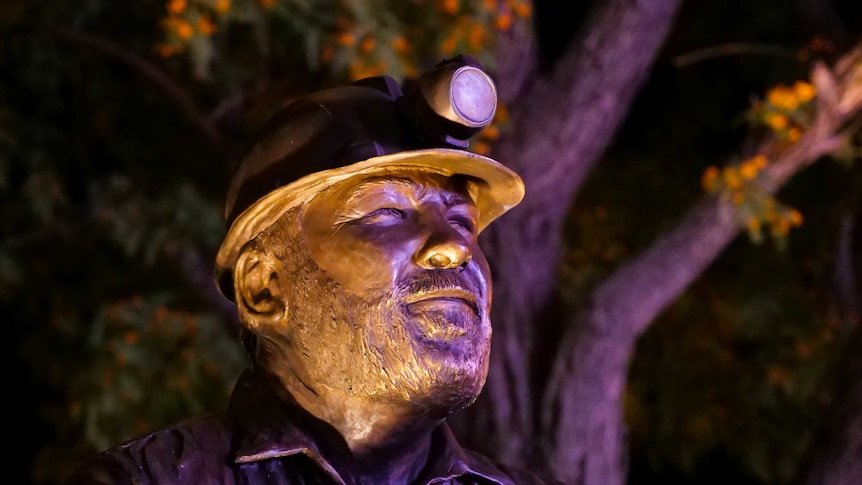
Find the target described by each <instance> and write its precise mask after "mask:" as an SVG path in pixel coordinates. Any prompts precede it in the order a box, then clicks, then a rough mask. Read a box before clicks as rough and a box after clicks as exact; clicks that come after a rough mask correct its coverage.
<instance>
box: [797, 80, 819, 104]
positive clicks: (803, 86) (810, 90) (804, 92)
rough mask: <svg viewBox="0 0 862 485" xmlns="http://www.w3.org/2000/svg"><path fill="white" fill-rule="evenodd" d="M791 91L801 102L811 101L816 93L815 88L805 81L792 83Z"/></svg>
mask: <svg viewBox="0 0 862 485" xmlns="http://www.w3.org/2000/svg"><path fill="white" fill-rule="evenodd" d="M793 91H794V92H795V93H796V96H797V97H798V98H799V101H801V102H803V103H805V102H807V101H811V99H813V98H814V96H815V95H816V94H817V88H815V87H814V85H812V84H810V83H807V82H805V81H796V83H794V84H793Z"/></svg>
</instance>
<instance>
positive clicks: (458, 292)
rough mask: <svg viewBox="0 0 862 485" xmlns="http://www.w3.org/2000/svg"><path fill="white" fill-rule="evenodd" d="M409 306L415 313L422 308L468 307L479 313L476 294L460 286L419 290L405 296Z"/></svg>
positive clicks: (456, 308) (455, 308)
mask: <svg viewBox="0 0 862 485" xmlns="http://www.w3.org/2000/svg"><path fill="white" fill-rule="evenodd" d="M404 303H405V304H406V305H407V308H408V309H409V310H410V311H411V313H413V312H414V311H422V310H438V309H439V310H447V309H451V310H458V309H459V308H463V307H467V308H468V309H469V310H470V311H472V312H473V313H474V314H476V315H478V314H479V308H478V304H477V302H476V295H475V294H474V293H473V292H472V291H469V290H466V289H464V288H461V287H460V286H452V287H447V288H431V289H423V290H419V291H417V292H415V293H413V294H411V295H408V296H406V297H405V298H404Z"/></svg>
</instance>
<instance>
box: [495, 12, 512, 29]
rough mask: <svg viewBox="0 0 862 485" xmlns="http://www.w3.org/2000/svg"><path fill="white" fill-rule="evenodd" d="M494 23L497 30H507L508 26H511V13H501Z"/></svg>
mask: <svg viewBox="0 0 862 485" xmlns="http://www.w3.org/2000/svg"><path fill="white" fill-rule="evenodd" d="M494 25H495V26H496V27H497V30H500V31H503V32H505V31H507V30H509V27H511V26H512V14H510V13H505V12H504V13H501V14H500V15H498V16H497V19H496V20H495V21H494Z"/></svg>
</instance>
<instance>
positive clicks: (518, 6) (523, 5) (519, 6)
mask: <svg viewBox="0 0 862 485" xmlns="http://www.w3.org/2000/svg"><path fill="white" fill-rule="evenodd" d="M512 11H513V12H515V15H517V16H518V17H521V18H526V17H529V16H530V14H532V13H533V10H532V9H531V8H530V4H529V3H527V2H516V3H515V4H514V5H512Z"/></svg>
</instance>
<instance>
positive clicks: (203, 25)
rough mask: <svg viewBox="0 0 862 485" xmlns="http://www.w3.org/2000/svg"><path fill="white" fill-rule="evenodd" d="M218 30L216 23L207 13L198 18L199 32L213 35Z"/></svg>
mask: <svg viewBox="0 0 862 485" xmlns="http://www.w3.org/2000/svg"><path fill="white" fill-rule="evenodd" d="M215 31H216V26H215V24H213V23H212V21H211V20H210V19H209V17H207V16H206V15H203V16H201V18H199V19H198V32H200V33H202V34H204V35H212V34H213V33H215Z"/></svg>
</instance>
